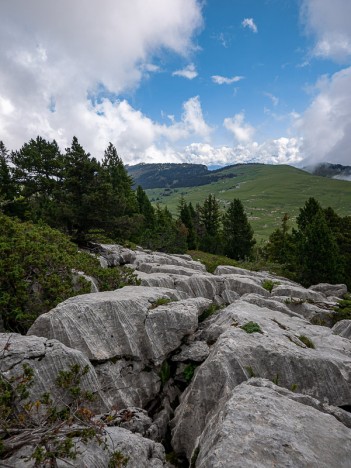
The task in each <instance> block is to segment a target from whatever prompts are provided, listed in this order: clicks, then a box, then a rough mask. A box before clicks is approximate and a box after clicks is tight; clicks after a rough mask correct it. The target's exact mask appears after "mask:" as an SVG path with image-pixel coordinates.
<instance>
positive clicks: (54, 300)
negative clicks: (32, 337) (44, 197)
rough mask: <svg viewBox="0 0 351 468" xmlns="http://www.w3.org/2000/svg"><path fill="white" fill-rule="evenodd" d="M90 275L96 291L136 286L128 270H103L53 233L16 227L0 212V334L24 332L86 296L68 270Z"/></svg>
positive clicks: (31, 226)
mask: <svg viewBox="0 0 351 468" xmlns="http://www.w3.org/2000/svg"><path fill="white" fill-rule="evenodd" d="M73 269H74V270H76V271H84V273H85V274H87V275H91V276H93V277H94V278H95V279H96V281H97V283H98V286H99V288H100V290H111V289H117V288H120V287H123V286H125V285H127V284H137V283H138V281H137V279H136V277H135V275H134V274H133V273H132V271H131V270H128V269H124V268H109V269H103V268H101V267H100V264H99V261H98V260H97V259H96V258H94V257H92V256H91V255H89V254H87V253H85V252H80V251H79V250H78V248H77V246H76V245H75V244H73V243H72V242H70V241H69V240H68V238H67V237H66V236H65V235H64V234H62V233H60V232H59V231H57V230H55V229H51V228H49V227H48V226H45V225H43V224H38V225H35V224H32V223H30V222H26V223H21V222H19V221H17V220H16V219H11V218H9V217H7V216H4V215H2V214H1V213H0V311H1V316H2V319H3V322H4V326H5V329H7V330H9V331H15V332H20V333H25V332H26V331H27V330H28V328H29V327H30V326H31V325H32V323H33V322H34V320H35V319H36V318H37V317H38V315H41V314H43V313H45V312H48V311H49V310H50V309H52V308H53V307H55V306H56V305H57V304H58V303H60V302H62V301H64V300H65V299H67V298H69V297H72V296H76V295H77V294H82V293H87V292H90V283H89V282H88V281H86V280H85V279H84V278H83V277H82V276H77V275H72V270H73Z"/></svg>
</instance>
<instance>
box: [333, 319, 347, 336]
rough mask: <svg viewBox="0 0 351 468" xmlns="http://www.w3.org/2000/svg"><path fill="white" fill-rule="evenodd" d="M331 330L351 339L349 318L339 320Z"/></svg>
mask: <svg viewBox="0 0 351 468" xmlns="http://www.w3.org/2000/svg"><path fill="white" fill-rule="evenodd" d="M332 330H333V333H335V335H340V336H342V337H343V338H347V339H348V340H351V320H340V322H337V323H336V324H335V325H334V326H333V328H332Z"/></svg>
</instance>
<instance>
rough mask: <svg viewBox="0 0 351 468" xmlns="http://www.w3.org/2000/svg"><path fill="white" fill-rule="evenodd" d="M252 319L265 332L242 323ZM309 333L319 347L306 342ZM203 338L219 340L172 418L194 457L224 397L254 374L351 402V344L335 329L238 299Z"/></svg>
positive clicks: (180, 443) (184, 448)
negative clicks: (253, 330) (198, 441)
mask: <svg viewBox="0 0 351 468" xmlns="http://www.w3.org/2000/svg"><path fill="white" fill-rule="evenodd" d="M249 321H253V322H255V323H257V324H258V325H259V326H260V328H261V330H262V333H252V334H248V333H246V332H245V331H244V330H242V329H241V328H240V326H242V325H244V324H245V323H247V322H249ZM303 336H306V337H307V338H309V339H310V340H311V342H312V344H313V345H314V346H315V348H314V349H311V348H308V347H307V346H306V345H305V344H304V342H303V341H301V339H300V337H303ZM218 337H219V338H218ZM202 338H205V339H207V341H208V342H214V341H215V340H216V339H217V342H216V343H215V345H214V346H213V347H212V348H211V352H210V355H209V356H208V358H207V359H206V361H205V362H204V363H203V364H202V365H201V366H200V367H199V368H198V369H197V372H196V374H195V375H194V378H193V380H192V381H191V383H190V385H189V387H188V388H187V389H186V390H185V392H184V393H183V395H182V397H181V404H180V405H179V407H178V408H177V409H176V413H175V418H174V420H173V422H172V426H173V447H174V448H175V450H176V451H177V452H179V453H186V454H187V456H188V457H190V455H191V452H192V450H193V449H194V447H195V440H196V437H198V436H199V435H200V434H201V433H202V430H203V428H204V426H205V422H206V419H207V418H208V417H209V416H208V415H209V414H211V412H213V411H215V409H216V407H217V405H218V402H219V401H220V400H221V399H223V400H226V399H228V398H229V396H230V394H231V391H232V390H233V389H234V388H235V387H236V386H237V385H239V384H240V383H242V382H243V381H244V380H247V379H248V378H250V377H252V376H258V377H262V378H268V379H269V380H274V381H276V382H279V385H280V386H282V387H285V388H288V389H290V388H291V387H292V386H293V387H294V388H295V387H297V388H298V391H300V392H302V393H304V394H306V395H310V396H312V397H315V398H317V399H321V400H322V401H324V400H327V401H328V402H329V403H330V404H333V405H335V406H344V405H350V404H351V386H350V381H351V343H350V342H349V341H348V340H345V339H343V338H341V337H338V336H336V335H333V333H332V331H331V330H330V329H329V328H326V327H319V326H314V325H311V324H309V323H308V322H307V321H305V320H303V319H299V318H296V317H291V318H290V317H288V316H287V315H284V314H282V313H280V312H278V311H273V310H270V309H267V308H264V307H258V306H256V305H253V304H249V303H247V302H245V301H236V302H235V303H233V304H231V305H230V306H228V307H227V308H226V309H224V310H222V311H221V312H220V313H219V314H217V315H216V316H215V317H214V319H213V320H212V321H211V322H210V325H209V327H208V328H207V329H205V330H204V331H203V332H202Z"/></svg>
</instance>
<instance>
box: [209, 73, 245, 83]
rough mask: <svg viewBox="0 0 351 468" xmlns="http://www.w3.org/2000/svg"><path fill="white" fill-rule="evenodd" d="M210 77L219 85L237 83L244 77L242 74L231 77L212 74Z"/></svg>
mask: <svg viewBox="0 0 351 468" xmlns="http://www.w3.org/2000/svg"><path fill="white" fill-rule="evenodd" d="M211 78H212V81H213V82H214V83H216V84H219V85H222V84H232V83H237V82H238V81H241V80H243V79H244V77H243V76H232V77H231V78H227V77H225V76H220V75H213V76H212V77H211Z"/></svg>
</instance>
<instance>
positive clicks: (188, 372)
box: [183, 363, 197, 383]
mask: <svg viewBox="0 0 351 468" xmlns="http://www.w3.org/2000/svg"><path fill="white" fill-rule="evenodd" d="M196 368H197V365H196V364H193V363H191V364H188V365H187V366H186V367H185V369H184V370H183V375H184V379H185V380H186V382H187V383H189V382H190V381H191V379H192V378H193V376H194V372H195V369H196Z"/></svg>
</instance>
